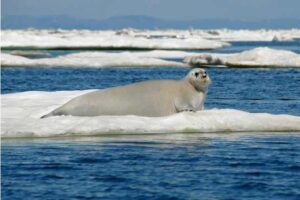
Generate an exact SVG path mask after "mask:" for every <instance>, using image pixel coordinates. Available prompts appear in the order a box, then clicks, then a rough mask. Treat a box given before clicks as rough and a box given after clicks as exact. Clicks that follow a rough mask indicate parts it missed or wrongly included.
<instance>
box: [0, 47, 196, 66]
mask: <svg viewBox="0 0 300 200" xmlns="http://www.w3.org/2000/svg"><path fill="white" fill-rule="evenodd" d="M191 55H197V53H193V52H185V51H166V50H154V51H145V52H144V51H143V52H81V53H72V54H68V55H63V56H58V57H52V58H39V59H30V58H25V57H23V56H17V55H11V54H7V53H2V54H1V65H2V66H3V67H16V66H22V67H26V66H29V67H61V66H63V67H129V66H134V67H146V66H174V67H187V66H188V65H187V64H185V63H182V62H176V61H171V60H165V59H174V58H181V59H182V58H183V57H185V56H191Z"/></svg>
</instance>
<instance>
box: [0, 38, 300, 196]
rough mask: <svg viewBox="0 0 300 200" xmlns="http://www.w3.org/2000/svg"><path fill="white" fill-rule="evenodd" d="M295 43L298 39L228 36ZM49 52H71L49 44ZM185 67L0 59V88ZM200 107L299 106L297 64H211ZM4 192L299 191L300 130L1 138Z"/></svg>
mask: <svg viewBox="0 0 300 200" xmlns="http://www.w3.org/2000/svg"><path fill="white" fill-rule="evenodd" d="M261 45H265V46H268V45H269V46H270V47H274V48H282V49H290V50H293V51H295V52H300V51H299V50H300V47H299V46H297V45H295V43H290V42H287V43H266V44H261V43H248V44H247V43H234V45H233V46H232V47H230V48H228V49H223V50H218V51H219V52H238V51H241V50H244V49H250V48H253V47H256V46H261ZM50 53H51V54H52V55H54V56H55V55H61V54H65V53H68V52H63V51H53V52H50ZM187 71H188V69H181V68H163V67H158V68H157V67H153V68H104V69H93V68H75V69H70V68H52V69H49V68H3V69H2V70H1V92H2V93H14V92H22V91H30V90H41V91H56V90H82V89H91V88H106V87H111V86H116V85H124V84H128V83H133V82H137V81H142V80H148V79H165V78H169V79H179V78H181V77H183V76H184V75H185V74H186V73H187ZM207 71H208V73H209V75H210V77H211V78H212V80H213V83H212V85H211V87H210V89H209V93H208V98H207V100H206V108H214V107H216V108H235V109H240V110H246V111H250V112H268V113H285V114H292V115H298V116H299V115H300V70H297V69H291V68H288V69H236V68H234V69H230V68H222V69H220V68H208V69H207ZM1 150H2V152H1V161H2V162H1V172H2V181H1V186H2V187H1V193H2V198H3V199H275V200H276V199H278V200H279V199H295V200H296V199H300V181H299V180H300V133H243V134H242V133H222V134H212V135H210V134H165V135H164V134H163V135H143V136H138V135H126V136H124V135H123V136H117V135H116V136H113V135H108V136H102V137H79V138H45V139H29V138H28V139H10V140H8V139H4V140H2V146H1Z"/></svg>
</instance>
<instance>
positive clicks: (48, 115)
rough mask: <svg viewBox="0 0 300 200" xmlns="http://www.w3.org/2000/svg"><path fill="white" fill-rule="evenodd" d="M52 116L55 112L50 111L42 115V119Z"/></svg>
mask: <svg viewBox="0 0 300 200" xmlns="http://www.w3.org/2000/svg"><path fill="white" fill-rule="evenodd" d="M51 116H53V113H52V112H50V113H49V114H47V115H43V116H41V119H44V118H47V117H51Z"/></svg>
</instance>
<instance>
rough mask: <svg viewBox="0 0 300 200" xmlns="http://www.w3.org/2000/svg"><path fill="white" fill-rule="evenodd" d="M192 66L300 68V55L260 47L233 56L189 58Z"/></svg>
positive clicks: (207, 55) (205, 55)
mask: <svg viewBox="0 0 300 200" xmlns="http://www.w3.org/2000/svg"><path fill="white" fill-rule="evenodd" d="M183 62H185V63H188V64H190V65H196V66H197V65H226V66H229V67H300V55H299V54H296V53H294V52H292V51H287V50H277V49H271V48H268V47H258V48H254V49H251V50H248V51H244V52H241V53H233V54H213V53H211V54H207V53H205V54H199V55H197V56H187V57H185V58H184V60H183Z"/></svg>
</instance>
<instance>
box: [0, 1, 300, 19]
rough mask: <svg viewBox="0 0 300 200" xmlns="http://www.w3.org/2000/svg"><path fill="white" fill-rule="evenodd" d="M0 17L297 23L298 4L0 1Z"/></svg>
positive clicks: (299, 14) (271, 2)
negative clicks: (141, 17)
mask: <svg viewBox="0 0 300 200" xmlns="http://www.w3.org/2000/svg"><path fill="white" fill-rule="evenodd" d="M1 7H2V8H1V11H2V12H1V13H2V16H7V15H30V16H42V15H67V16H71V17H76V18H79V19H97V20H101V19H106V18H109V17H113V16H120V15H146V16H152V17H157V18H161V19H172V20H192V19H231V20H248V21H249V20H250V21H251V20H265V19H282V18H294V19H300V12H299V8H300V0H2V2H1Z"/></svg>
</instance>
